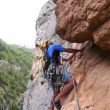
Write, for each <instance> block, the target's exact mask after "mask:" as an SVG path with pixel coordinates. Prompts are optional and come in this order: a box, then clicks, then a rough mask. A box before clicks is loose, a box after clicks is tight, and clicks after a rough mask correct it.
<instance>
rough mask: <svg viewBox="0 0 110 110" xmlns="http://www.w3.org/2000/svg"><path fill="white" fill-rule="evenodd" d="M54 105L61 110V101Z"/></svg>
mask: <svg viewBox="0 0 110 110" xmlns="http://www.w3.org/2000/svg"><path fill="white" fill-rule="evenodd" d="M54 105H55V107H56V109H57V110H61V104H60V101H56V102H55V101H54Z"/></svg>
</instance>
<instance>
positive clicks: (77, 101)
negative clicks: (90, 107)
mask: <svg viewBox="0 0 110 110" xmlns="http://www.w3.org/2000/svg"><path fill="white" fill-rule="evenodd" d="M72 79H73V85H74V93H75V96H76V97H75V98H76V103H77V110H81V109H80V104H79V100H78V96H77V92H76V82H75V78H74V77H73V75H72Z"/></svg>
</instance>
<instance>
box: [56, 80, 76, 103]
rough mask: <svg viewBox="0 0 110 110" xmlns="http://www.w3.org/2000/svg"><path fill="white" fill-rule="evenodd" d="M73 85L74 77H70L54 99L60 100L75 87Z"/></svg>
mask: <svg viewBox="0 0 110 110" xmlns="http://www.w3.org/2000/svg"><path fill="white" fill-rule="evenodd" d="M73 87H74V85H73V79H72V78H69V80H67V84H66V85H65V86H64V87H63V88H62V90H61V91H60V93H59V94H58V95H57V96H56V97H55V99H54V101H55V102H57V101H59V100H60V99H61V98H62V97H63V96H64V95H66V94H67V93H68V92H70V91H71V90H72V89H73Z"/></svg>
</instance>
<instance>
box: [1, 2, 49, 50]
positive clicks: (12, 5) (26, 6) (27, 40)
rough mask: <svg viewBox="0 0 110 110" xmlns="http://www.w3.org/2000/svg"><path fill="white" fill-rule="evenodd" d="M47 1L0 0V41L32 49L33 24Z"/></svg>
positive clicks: (34, 34)
mask: <svg viewBox="0 0 110 110" xmlns="http://www.w3.org/2000/svg"><path fill="white" fill-rule="evenodd" d="M47 1H48V0H0V39H2V40H4V41H5V42H7V43H9V44H18V45H22V46H27V47H31V48H33V47H34V42H35V37H36V31H35V22H36V19H37V16H38V14H39V11H40V9H41V7H42V6H43V5H44V4H45V2H47Z"/></svg>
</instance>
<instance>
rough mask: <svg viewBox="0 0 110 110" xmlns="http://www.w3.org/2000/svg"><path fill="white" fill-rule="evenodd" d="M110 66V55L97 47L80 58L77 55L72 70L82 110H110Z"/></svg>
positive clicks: (85, 52)
mask: <svg viewBox="0 0 110 110" xmlns="http://www.w3.org/2000/svg"><path fill="white" fill-rule="evenodd" d="M109 65H110V54H109V53H104V52H103V51H102V50H101V49H100V48H97V47H92V48H91V49H89V50H86V51H84V52H83V54H82V56H81V57H80V58H78V55H76V57H75V60H74V62H73V63H72V65H71V67H70V70H71V72H72V73H74V76H75V78H76V80H77V82H78V90H77V94H78V95H77V96H78V99H79V103H80V107H81V110H109V109H110V94H109V93H110V66H109ZM65 100H66V101H67V100H68V99H65ZM72 101H73V100H72ZM69 103H70V102H69ZM64 106H66V104H64ZM67 106H68V105H67ZM71 107H72V106H71ZM71 107H70V108H71ZM69 110H73V109H69Z"/></svg>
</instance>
